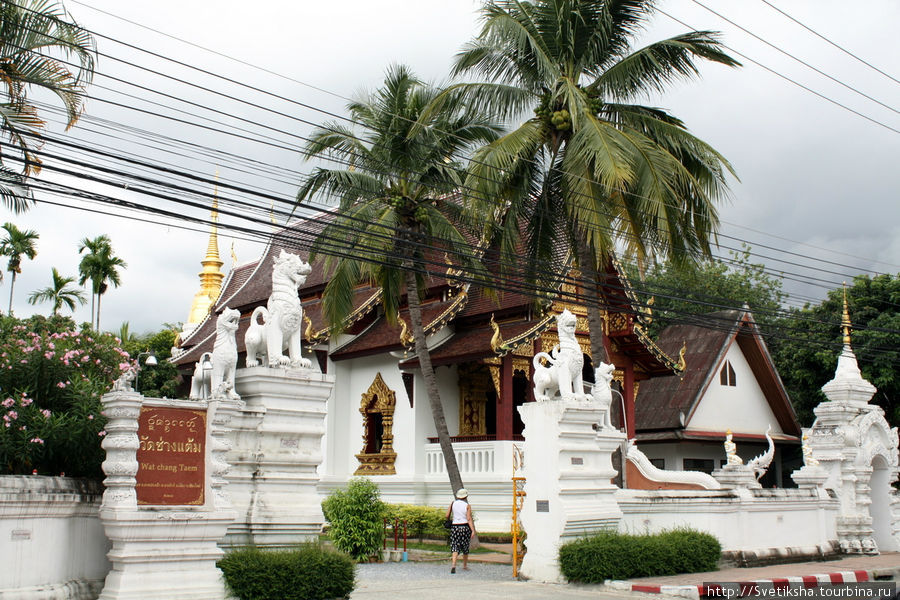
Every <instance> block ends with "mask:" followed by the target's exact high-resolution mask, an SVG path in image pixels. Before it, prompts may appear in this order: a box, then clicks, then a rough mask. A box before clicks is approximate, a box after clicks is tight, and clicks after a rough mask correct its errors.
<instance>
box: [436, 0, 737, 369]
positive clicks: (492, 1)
mask: <svg viewBox="0 0 900 600" xmlns="http://www.w3.org/2000/svg"><path fill="white" fill-rule="evenodd" d="M653 4H654V1H653V0H535V1H533V2H523V1H517V0H489V1H487V2H486V3H485V4H484V6H483V8H482V15H483V17H482V18H483V28H482V30H481V33H480V34H479V36H478V37H477V38H476V39H475V40H473V41H472V42H470V43H468V44H467V45H466V46H465V47H464V48H463V50H462V51H461V52H460V54H459V55H457V58H456V63H455V66H454V74H455V75H460V74H463V73H476V74H479V75H481V76H483V77H484V78H485V79H487V80H488V82H487V83H463V84H458V85H456V86H453V87H451V88H450V89H449V90H448V91H447V92H446V93H445V97H446V98H447V101H457V100H456V98H457V96H462V97H464V98H468V99H469V100H470V101H471V102H473V103H474V104H475V105H476V106H478V107H479V108H481V109H482V110H485V111H488V112H491V113H493V114H495V115H497V116H498V117H499V118H505V119H518V121H519V122H521V120H522V118H523V117H528V115H527V114H526V111H533V112H531V113H530V118H525V120H524V122H521V125H519V126H518V127H517V128H516V129H514V130H513V131H511V132H509V133H508V134H506V135H504V136H503V137H501V138H500V139H498V140H496V141H495V142H493V143H491V144H488V145H487V146H485V147H484V148H481V149H480V150H479V151H477V152H476V153H475V154H474V156H473V158H472V162H471V165H472V166H471V172H470V178H469V179H468V182H467V187H470V188H477V190H478V191H477V193H475V194H471V195H472V201H474V202H476V203H477V202H490V203H497V202H500V203H503V205H504V206H505V207H507V210H506V213H505V219H504V220H503V221H502V222H500V223H498V224H495V225H492V227H494V230H493V233H494V234H495V235H499V236H502V252H503V256H504V257H505V258H506V260H507V261H511V260H513V259H514V258H515V255H516V253H517V252H520V250H521V245H520V244H521V243H522V239H521V232H525V247H526V248H527V252H526V256H527V259H528V260H527V267H528V269H527V271H526V272H527V274H528V277H529V279H530V280H532V281H535V282H537V283H538V284H539V285H540V286H541V287H542V288H543V289H552V287H553V286H554V285H558V281H556V282H553V281H552V279H547V278H546V276H545V275H542V273H544V274H546V273H549V272H552V269H547V268H546V266H541V265H547V264H551V261H552V259H553V257H554V255H555V253H556V251H557V248H558V240H560V239H564V240H565V241H566V242H567V244H568V247H569V248H570V251H571V253H572V254H573V255H574V257H575V258H576V260H577V263H578V266H579V268H580V271H581V276H582V280H581V283H582V288H583V291H584V294H585V303H586V304H587V306H588V322H589V327H590V330H591V332H592V333H593V334H594V335H592V336H591V352H592V356H593V358H594V362H595V364H597V361H598V359H601V360H602V359H604V357H606V352H605V350H604V347H603V342H602V336H601V335H599V334H598V332H600V331H602V327H601V312H600V308H599V290H598V284H599V285H601V286H602V281H598V267H599V266H600V265H602V264H603V263H604V262H605V260H606V259H607V258H608V257H609V256H610V255H611V253H612V252H613V250H614V248H615V245H616V243H617V242H618V243H620V244H622V245H623V246H624V248H625V249H626V250H627V251H628V253H629V254H630V255H631V256H634V257H636V258H637V259H638V260H639V261H643V260H645V259H646V258H647V257H649V256H665V255H668V256H669V257H672V258H675V259H679V260H683V259H690V257H691V256H694V255H698V254H709V252H710V240H711V238H713V236H714V235H715V230H716V228H717V225H718V215H717V210H716V205H715V203H716V202H717V201H718V200H719V199H720V198H721V197H722V196H723V195H724V194H725V193H726V192H727V185H726V182H725V174H726V173H725V172H726V171H727V172H728V173H731V174H732V175H733V174H734V173H733V171H732V168H731V166H730V165H729V164H728V162H727V161H726V160H725V159H724V157H722V156H721V155H720V154H719V153H718V152H716V151H715V150H714V149H713V148H711V147H710V146H709V145H708V144H706V143H704V142H703V141H702V140H700V139H698V138H696V137H694V136H693V135H691V134H690V133H689V132H688V131H687V129H686V127H685V125H684V124H683V123H682V122H681V121H680V120H678V119H677V118H675V117H673V116H672V115H670V114H668V113H667V112H666V111H664V110H662V109H659V108H654V107H649V106H643V105H640V104H636V103H634V101H635V99H636V98H638V97H640V96H641V95H646V94H649V93H652V92H661V91H663V90H665V89H666V88H667V87H668V85H669V84H671V83H672V82H674V81H676V80H678V79H687V78H691V77H694V76H696V75H697V74H698V66H697V63H698V62H699V60H700V59H706V60H710V61H713V62H718V63H721V64H724V65H729V66H738V65H739V63H737V62H736V61H735V60H734V59H732V58H731V57H730V56H728V55H727V54H725V53H724V52H723V51H722V49H721V45H720V44H719V42H717V41H716V35H715V34H714V33H712V32H707V31H692V32H689V33H685V34H682V35H678V36H675V37H672V38H669V39H666V40H663V41H659V42H656V43H653V44H650V45H648V46H646V47H644V48H640V49H637V50H633V49H632V47H631V41H632V39H633V38H634V36H635V34H636V32H638V31H639V30H640V29H641V27H642V26H643V24H644V23H645V21H646V20H647V18H648V16H649V15H650V13H651V12H652V10H653ZM435 106H437V107H439V106H440V103H439V102H438V103H436V104H435ZM483 212H484V211H483ZM485 214H490V213H487V212H486V213H485ZM504 262H506V261H504ZM600 277H602V275H601V276H600Z"/></svg>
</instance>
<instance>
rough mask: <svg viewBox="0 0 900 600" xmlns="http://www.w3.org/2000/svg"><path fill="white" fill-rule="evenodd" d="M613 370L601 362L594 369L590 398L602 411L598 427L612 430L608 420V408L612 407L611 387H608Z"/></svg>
mask: <svg viewBox="0 0 900 600" xmlns="http://www.w3.org/2000/svg"><path fill="white" fill-rule="evenodd" d="M615 369H616V366H615V365H610V364H606V363H605V362H601V363H600V366H598V367H597V368H596V369H594V389H593V390H592V392H591V398H592V399H593V400H594V402H596V403H597V404H599V405H600V408H601V409H602V410H603V421H602V422H601V423H600V426H601V427H603V428H609V429H614V427H613V424H612V420H611V419H610V408H611V407H612V387H610V384H611V383H612V380H613V371H614V370H615Z"/></svg>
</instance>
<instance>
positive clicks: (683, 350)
mask: <svg viewBox="0 0 900 600" xmlns="http://www.w3.org/2000/svg"><path fill="white" fill-rule="evenodd" d="M686 352H687V340H684V342H683V343H682V345H681V350H680V351H679V352H678V370H679V371H682V372H684V370H685V369H686V368H687V361H686V360H685V358H684V355H685V353H686Z"/></svg>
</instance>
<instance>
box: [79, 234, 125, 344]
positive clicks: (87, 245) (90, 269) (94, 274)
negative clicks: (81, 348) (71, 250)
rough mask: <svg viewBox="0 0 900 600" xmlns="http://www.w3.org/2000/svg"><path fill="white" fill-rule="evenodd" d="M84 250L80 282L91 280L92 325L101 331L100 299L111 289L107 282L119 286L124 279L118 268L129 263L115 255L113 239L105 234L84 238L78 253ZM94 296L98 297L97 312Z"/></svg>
mask: <svg viewBox="0 0 900 600" xmlns="http://www.w3.org/2000/svg"><path fill="white" fill-rule="evenodd" d="M82 252H85V254H84V256H83V257H82V258H81V262H80V263H79V264H78V273H79V275H80V278H79V280H78V284H79V285H84V284H85V282H86V281H88V280H90V281H91V325H92V326H93V327H94V329H96V330H97V331H100V299H101V297H102V296H103V294H105V293H106V290H107V289H109V285H108V283H107V282H109V283H111V284H113V287H119V285H120V284H121V283H122V280H121V278H120V277H119V271H118V269H119V268H120V267H121V268H123V269H124V268H126V267H128V264H127V263H126V262H125V261H124V260H122V259H121V258H119V257H118V256H114V255H113V250H112V241H111V240H110V239H109V236H108V235H105V234H104V235H99V236H97V237H95V238H94V239H89V238H84V239H82V240H81V242H80V243H79V245H78V253H79V254H81V253H82ZM94 298H96V299H97V302H96V313H95V311H94V306H95V305H94Z"/></svg>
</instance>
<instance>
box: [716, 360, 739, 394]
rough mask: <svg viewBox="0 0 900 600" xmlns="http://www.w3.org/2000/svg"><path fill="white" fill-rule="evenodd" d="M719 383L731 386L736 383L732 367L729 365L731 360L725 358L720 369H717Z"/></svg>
mask: <svg viewBox="0 0 900 600" xmlns="http://www.w3.org/2000/svg"><path fill="white" fill-rule="evenodd" d="M719 383H720V384H721V385H727V386H731V387H734V386H736V385H737V377H736V376H735V374H734V367H732V366H731V361H728V360H726V361H725V364H724V365H722V370H721V371H719Z"/></svg>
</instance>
